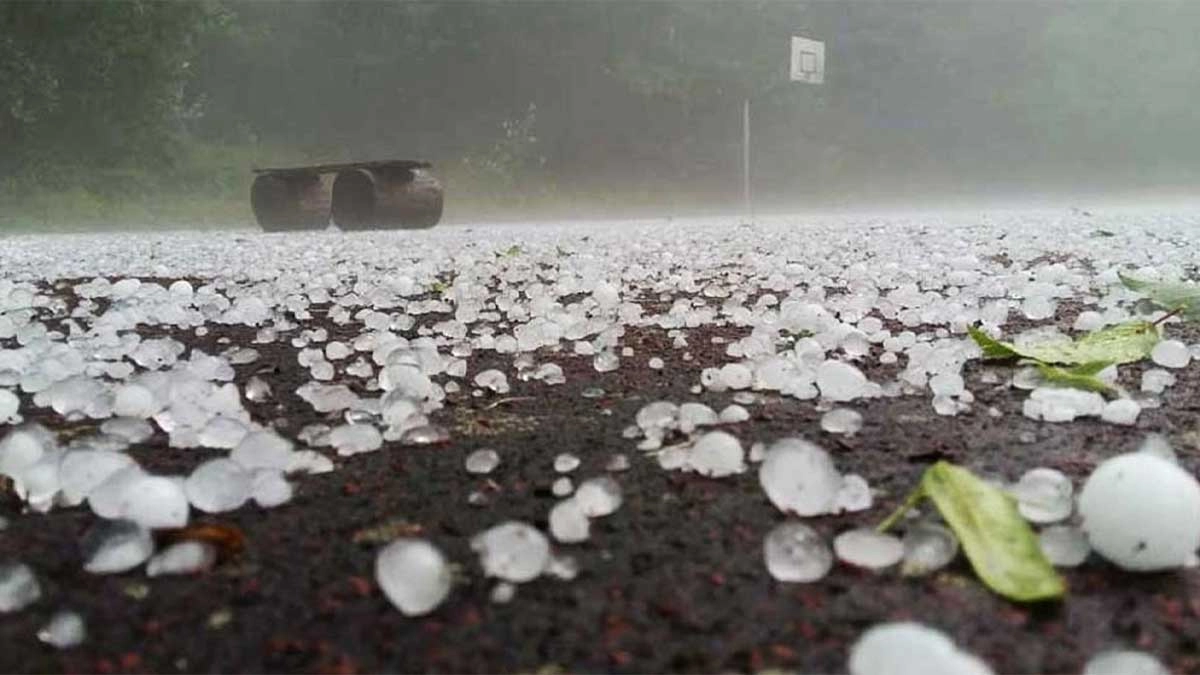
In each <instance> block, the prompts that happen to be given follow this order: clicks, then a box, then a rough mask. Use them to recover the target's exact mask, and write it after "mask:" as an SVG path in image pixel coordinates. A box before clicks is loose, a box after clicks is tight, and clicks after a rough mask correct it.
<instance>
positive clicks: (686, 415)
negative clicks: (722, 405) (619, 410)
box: [638, 401, 720, 434]
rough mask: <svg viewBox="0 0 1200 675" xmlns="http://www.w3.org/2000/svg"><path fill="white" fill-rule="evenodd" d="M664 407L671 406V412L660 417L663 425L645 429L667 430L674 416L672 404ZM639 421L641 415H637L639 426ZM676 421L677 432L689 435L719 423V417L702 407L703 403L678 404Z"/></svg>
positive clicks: (708, 408) (714, 412) (653, 404)
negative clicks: (677, 423)
mask: <svg viewBox="0 0 1200 675" xmlns="http://www.w3.org/2000/svg"><path fill="white" fill-rule="evenodd" d="M660 403H666V402H665V401H663V402H660ZM650 405H651V406H656V405H660V404H659V403H651V404H650ZM666 405H667V406H671V412H670V414H664V415H663V416H662V418H661V419H662V420H663V424H661V425H651V426H650V427H646V428H647V429H649V428H668V426H669V425H670V424H671V423H672V421H673V420H674V419H675V414H676V413H675V410H674V404H671V403H667V404H666ZM649 407H650V406H646V408H649ZM646 408H642V410H646ZM662 410H664V412H665V408H664V409H662ZM641 419H642V417H641V414H640V413H639V415H638V420H639V424H640V423H641ZM678 419H679V430H680V431H682V432H683V433H685V434H690V433H692V432H693V431H695V430H696V429H699V428H700V427H707V426H713V425H715V424H718V423H719V422H720V417H718V416H717V411H715V410H713V409H712V408H710V407H708V406H707V405H704V404H703V403H692V402H689V403H683V404H680V406H679V410H678Z"/></svg>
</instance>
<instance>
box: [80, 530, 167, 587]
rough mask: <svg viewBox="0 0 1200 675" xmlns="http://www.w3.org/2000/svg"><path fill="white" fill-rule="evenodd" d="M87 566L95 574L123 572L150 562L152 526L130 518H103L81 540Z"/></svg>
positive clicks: (152, 542)
mask: <svg viewBox="0 0 1200 675" xmlns="http://www.w3.org/2000/svg"><path fill="white" fill-rule="evenodd" d="M80 547H81V548H82V549H83V557H84V560H85V562H84V564H83V569H84V570H85V571H87V572H90V573H92V574H119V573H121V572H127V571H129V570H131V569H133V568H135V567H137V566H138V565H141V564H142V563H144V562H146V560H147V559H149V558H150V556H151V555H153V553H154V540H153V539H152V538H151V537H150V530H147V529H146V528H144V527H142V526H141V525H138V524H137V523H134V522H131V521H128V520H108V521H101V522H99V523H97V524H96V525H94V526H92V528H91V529H90V530H88V532H87V533H86V534H84V536H83V539H82V540H80Z"/></svg>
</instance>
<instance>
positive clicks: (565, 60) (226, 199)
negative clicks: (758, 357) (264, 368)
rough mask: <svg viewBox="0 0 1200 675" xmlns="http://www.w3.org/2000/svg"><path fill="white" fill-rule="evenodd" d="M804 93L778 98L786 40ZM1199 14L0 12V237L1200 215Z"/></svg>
mask: <svg viewBox="0 0 1200 675" xmlns="http://www.w3.org/2000/svg"><path fill="white" fill-rule="evenodd" d="M793 35H801V36H805V37H809V38H813V39H817V40H823V41H825V43H826V62H825V63H826V72H825V84H823V85H808V84H799V83H792V82H789V81H788V60H789V48H790V38H791V36H793ZM1198 35H1200V3H1198V2H1194V1H1192V0H1182V1H1178V2H1166V1H1162V2H1159V1H1146V2H1132V1H1130V2H1104V1H1102V0H1084V1H1080V2H1069V1H1063V0H1053V1H1043V2H1032V1H1031V2H1024V1H1004V0H996V1H979V2H970V1H965V0H964V1H949V0H940V1H929V2H906V1H889V2H869V1H865V0H848V1H841V2H832V1H831V2H794V1H788V2H785V1H775V0H771V1H766V0H712V1H700V0H678V1H671V0H658V1H653V2H651V1H623V0H605V1H600V0H557V1H554V2H524V1H506V2H467V1H462V0H459V1H453V2H451V1H446V2H383V1H372V0H354V1H343V2H316V1H304V2H301V1H299V0H292V1H287V2H270V1H266V0H253V1H235V0H203V1H180V2H159V1H156V0H119V1H118V0H90V1H84V2H81V1H59V0H35V1H28V2H22V1H13V0H7V1H5V2H2V3H0V226H8V227H22V226H25V227H43V226H48V225H50V224H52V223H56V222H60V221H62V222H91V223H111V224H120V223H121V222H122V221H138V222H152V223H157V224H170V223H233V224H239V223H249V222H252V217H251V215H250V210H249V203H248V197H247V195H248V190H249V185H250V180H251V176H250V173H249V169H250V168H251V167H252V166H279V165H288V164H293V163H304V162H316V161H334V160H351V159H354V160H365V159H380V158H414V159H427V160H430V161H432V162H434V173H435V174H436V175H437V176H439V177H440V178H441V179H442V180H443V182H444V183H445V184H446V190H447V193H446V199H447V219H448V220H463V219H470V218H506V217H538V216H543V215H550V216H556V217H569V216H589V215H593V216H594V215H602V216H612V215H635V214H637V215H649V214H669V213H680V214H683V213H695V212H703V211H710V212H711V211H724V212H730V213H732V212H736V211H737V210H738V209H740V207H741V140H742V129H741V124H742V118H741V115H742V101H743V99H745V98H749V99H750V100H751V102H752V103H751V112H752V118H753V142H752V155H753V176H752V179H753V185H754V192H755V201H756V204H757V206H758V208H760V209H763V210H769V209H792V208H809V207H837V206H856V205H866V206H870V205H874V204H890V203H905V204H912V205H922V204H928V205H932V206H936V205H938V204H940V203H943V202H951V201H955V202H961V201H970V200H975V199H1011V200H1019V199H1034V198H1046V197H1051V196H1054V195H1067V196H1074V195H1089V196H1102V195H1125V194H1146V193H1153V194H1176V195H1180V194H1182V195H1189V194H1194V193H1195V192H1196V190H1195V188H1194V187H1193V186H1195V185H1196V184H1197V183H1196V179H1197V178H1198V177H1200V111H1198V109H1197V105H1196V104H1197V102H1198V101H1200V87H1198V86H1197V74H1198V73H1200V40H1198V39H1197V36H1198Z"/></svg>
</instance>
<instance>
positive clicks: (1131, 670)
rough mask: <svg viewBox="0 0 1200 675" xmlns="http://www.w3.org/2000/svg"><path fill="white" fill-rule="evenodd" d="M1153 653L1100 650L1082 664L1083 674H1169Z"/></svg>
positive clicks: (1127, 650)
mask: <svg viewBox="0 0 1200 675" xmlns="http://www.w3.org/2000/svg"><path fill="white" fill-rule="evenodd" d="M1170 673H1171V671H1170V670H1168V669H1167V667H1166V666H1164V665H1163V664H1162V662H1161V661H1159V660H1158V659H1156V658H1154V656H1153V655H1151V654H1147V653H1146V652H1141V651H1137V650H1133V649H1119V650H1118V649H1114V650H1109V651H1104V652H1100V653H1099V654H1096V655H1095V656H1093V657H1092V658H1090V659H1088V662H1087V663H1086V664H1084V666H1083V675H1170Z"/></svg>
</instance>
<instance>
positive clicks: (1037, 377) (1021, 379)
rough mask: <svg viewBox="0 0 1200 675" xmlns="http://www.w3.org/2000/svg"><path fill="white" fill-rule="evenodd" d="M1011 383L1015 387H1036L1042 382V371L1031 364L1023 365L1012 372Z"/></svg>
mask: <svg viewBox="0 0 1200 675" xmlns="http://www.w3.org/2000/svg"><path fill="white" fill-rule="evenodd" d="M1011 384H1012V386H1013V388H1015V389H1024V390H1026V391H1029V390H1032V389H1037V388H1038V387H1039V386H1041V384H1042V373H1041V371H1039V370H1038V369H1037V368H1035V367H1033V366H1025V367H1023V368H1020V369H1018V370H1017V372H1015V373H1013V376H1012V382H1011Z"/></svg>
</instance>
